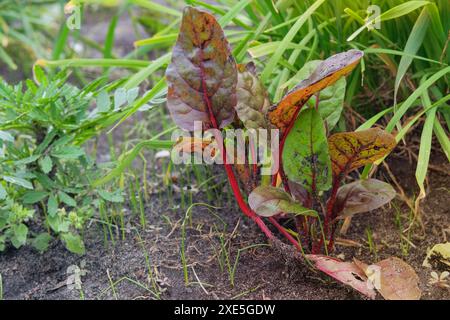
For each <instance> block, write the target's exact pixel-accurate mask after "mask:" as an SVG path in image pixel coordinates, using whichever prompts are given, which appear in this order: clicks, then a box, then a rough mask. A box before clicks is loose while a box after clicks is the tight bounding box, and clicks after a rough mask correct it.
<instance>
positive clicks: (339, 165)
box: [328, 128, 396, 175]
mask: <svg viewBox="0 0 450 320" xmlns="http://www.w3.org/2000/svg"><path fill="white" fill-rule="evenodd" d="M395 144H396V142H395V138H394V136H393V135H391V134H390V133H388V132H386V131H384V130H381V129H380V128H371V129H367V130H363V131H357V132H341V133H336V134H334V135H332V136H331V137H329V138H328V146H329V148H330V157H331V166H332V169H333V173H334V174H335V175H339V174H341V173H344V174H346V173H348V172H350V171H352V170H355V169H357V168H359V167H361V166H364V165H366V164H369V163H372V162H374V161H376V160H378V159H380V158H382V157H384V156H385V155H387V154H388V153H389V152H391V150H392V149H393V148H394V147H395Z"/></svg>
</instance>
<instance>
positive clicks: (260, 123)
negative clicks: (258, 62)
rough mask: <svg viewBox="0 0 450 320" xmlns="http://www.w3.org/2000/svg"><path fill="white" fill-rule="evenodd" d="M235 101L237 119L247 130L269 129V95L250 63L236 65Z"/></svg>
mask: <svg viewBox="0 0 450 320" xmlns="http://www.w3.org/2000/svg"><path fill="white" fill-rule="evenodd" d="M237 101H238V102H237V105H236V112H237V115H238V118H239V119H240V120H241V121H242V123H243V124H244V126H245V127H246V128H247V129H258V128H269V127H270V124H269V121H268V120H267V118H266V115H267V111H268V110H269V108H270V100H269V95H268V93H267V91H266V88H264V86H263V84H262V83H261V82H260V81H259V79H258V76H257V74H256V68H255V65H254V64H253V63H252V62H250V63H248V64H246V65H243V64H239V65H238V84H237Z"/></svg>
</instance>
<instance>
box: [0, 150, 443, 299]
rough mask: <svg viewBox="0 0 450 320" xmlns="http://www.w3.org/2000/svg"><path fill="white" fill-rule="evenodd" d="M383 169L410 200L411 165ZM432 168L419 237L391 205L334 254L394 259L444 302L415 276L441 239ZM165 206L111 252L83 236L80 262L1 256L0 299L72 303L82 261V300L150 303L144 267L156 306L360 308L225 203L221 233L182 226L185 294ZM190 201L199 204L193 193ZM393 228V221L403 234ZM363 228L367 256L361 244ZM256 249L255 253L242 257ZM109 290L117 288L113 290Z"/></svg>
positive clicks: (351, 294)
mask: <svg viewBox="0 0 450 320" xmlns="http://www.w3.org/2000/svg"><path fill="white" fill-rule="evenodd" d="M388 163H389V168H390V170H391V172H392V174H393V175H394V176H395V178H396V179H397V181H398V182H399V184H400V185H401V186H402V188H403V189H404V191H405V193H406V194H407V196H409V197H412V196H413V195H414V194H416V195H417V190H416V188H415V185H416V183H415V180H414V170H415V163H412V164H410V163H409V162H408V160H406V159H404V158H401V157H396V156H395V155H393V156H391V157H390V160H389V162H388ZM431 163H432V164H433V165H436V166H439V168H441V169H444V171H435V170H431V171H430V174H429V188H428V195H427V197H426V199H425V200H424V201H423V203H422V205H421V208H422V215H421V217H422V222H423V226H424V229H423V230H422V228H421V227H419V226H418V224H416V225H415V226H414V227H412V228H411V229H410V232H409V233H408V232H403V231H404V229H406V228H407V227H408V225H409V224H410V221H411V218H410V217H411V210H410V209H409V208H408V206H407V205H406V204H405V202H404V201H401V200H398V199H397V200H395V201H394V204H393V205H392V206H391V207H389V208H384V209H380V210H376V211H374V212H371V213H368V214H361V215H358V216H356V217H354V218H353V221H352V223H351V225H350V228H349V229H348V231H347V233H346V235H340V237H341V238H345V239H346V240H351V241H353V243H354V246H351V247H349V246H343V245H340V244H338V245H337V246H336V250H335V252H334V254H333V255H339V256H340V257H342V256H344V257H345V259H351V258H353V257H356V258H358V259H360V260H362V261H365V262H367V263H372V262H375V261H378V260H381V259H384V258H387V257H389V256H398V257H401V258H402V259H404V260H405V261H406V262H408V263H410V264H411V265H412V267H413V268H414V269H415V270H416V272H417V274H418V275H419V278H420V288H421V289H422V290H423V295H422V298H423V299H450V291H449V290H448V289H441V288H439V287H436V286H430V285H429V284H428V281H429V279H430V272H431V270H429V269H426V268H424V267H422V262H423V260H424V258H425V255H426V250H427V248H429V247H431V246H433V245H434V244H436V243H440V242H445V241H446V240H447V239H448V237H449V236H450V235H449V233H448V232H449V227H450V215H449V213H450V195H449V193H450V189H449V185H450V177H449V175H448V172H449V167H448V162H447V160H446V159H445V157H444V156H443V155H442V154H441V153H440V152H434V153H433V156H432V160H431ZM377 176H378V177H380V178H383V179H385V180H388V181H389V180H391V177H390V176H389V174H388V172H387V170H386V169H380V170H379V171H378V173H377ZM220 179H222V180H223V177H222V176H220V177H218V180H220ZM166 197H167V192H166V190H162V191H161V193H159V194H153V195H151V196H150V199H149V201H147V202H146V218H147V226H146V228H145V229H142V228H140V227H138V219H137V218H130V221H131V222H130V223H129V224H128V227H127V229H128V230H127V232H126V238H125V240H118V239H116V240H115V242H114V244H113V243H112V241H111V240H108V241H106V242H105V241H104V239H103V232H102V229H101V226H100V225H99V224H97V223H95V222H93V223H92V224H91V225H90V227H89V228H88V230H87V232H86V235H85V239H86V240H85V243H86V251H87V252H86V255H85V256H83V257H79V256H77V255H74V254H71V253H69V252H68V251H67V250H65V249H64V247H63V246H62V245H61V243H60V242H59V241H53V243H52V245H51V247H50V248H49V250H48V251H47V252H45V253H43V254H39V253H37V252H36V251H35V250H34V249H32V248H31V247H24V248H22V249H20V250H14V249H9V250H7V251H6V252H4V253H3V254H1V255H0V273H1V275H2V277H3V292H4V293H3V295H4V298H5V299H79V298H80V293H79V291H78V290H74V289H70V288H68V287H67V286H66V285H65V284H66V279H67V277H68V274H67V268H68V267H69V266H70V265H74V264H76V265H80V262H81V261H82V260H84V261H85V262H86V267H85V269H86V270H87V271H88V272H87V274H86V275H85V276H83V277H82V281H83V284H82V290H83V293H84V297H85V298H86V299H113V298H118V299H154V296H153V295H152V293H150V292H149V291H148V290H147V289H146V288H145V287H147V288H152V286H151V284H150V283H151V281H149V277H148V274H149V273H148V266H150V269H151V270H152V274H153V277H154V279H156V281H157V283H158V287H159V288H160V289H161V290H160V291H161V296H160V298H161V299H232V298H235V299H305V300H308V299H364V298H363V297H362V296H361V295H359V294H358V293H357V292H355V291H354V290H352V289H351V288H348V287H346V286H344V285H341V284H339V283H337V282H335V281H333V280H331V279H330V278H328V277H327V276H323V275H321V274H319V273H316V272H314V271H313V270H311V269H309V268H308V267H307V266H306V265H304V264H303V263H301V262H298V263H292V261H290V262H286V260H284V259H282V258H281V257H280V254H279V252H277V250H274V249H273V248H272V247H270V246H267V245H264V244H267V241H266V239H265V238H264V236H263V235H262V234H261V233H260V231H259V230H258V229H257V227H256V226H255V225H253V224H252V222H251V221H249V220H248V219H246V218H244V217H243V216H242V214H241V213H240V212H239V210H238V209H237V208H236V207H234V206H233V205H230V204H226V205H222V208H221V209H215V212H216V213H217V214H218V215H219V216H220V217H221V218H222V219H223V220H224V222H225V223H226V228H225V229H223V223H222V222H220V221H219V220H218V219H217V218H216V217H214V215H211V214H210V212H209V211H208V210H207V208H206V207H205V206H202V205H197V206H194V207H193V208H192V211H191V212H192V219H191V223H188V224H187V227H186V242H185V246H186V261H187V270H188V279H189V284H188V285H186V284H185V281H184V273H183V264H182V260H181V244H182V237H181V230H182V229H181V224H182V221H183V219H184V217H185V214H186V209H182V208H181V207H180V197H179V193H177V192H174V193H173V195H172V197H173V198H172V201H173V205H172V206H171V205H169V204H168V200H167V199H166ZM193 202H194V203H195V202H207V200H206V197H205V196H204V195H203V193H202V192H199V193H197V194H196V195H195V198H194V201H193ZM230 203H231V202H230ZM212 204H213V205H215V204H214V203H212ZM396 219H400V221H401V227H402V229H403V230H401V229H400V228H399V227H398V224H396V223H395V221H396ZM368 228H370V230H371V232H372V237H373V242H374V244H375V245H376V247H377V249H376V253H375V252H374V250H372V252H371V250H370V248H369V245H368V241H367V233H366V231H367V229H368ZM445 229H447V230H445ZM136 230H139V236H138V233H137V231H136ZM402 236H403V237H402ZM139 237H140V239H141V240H140V239H139ZM117 238H119V237H117ZM221 239H222V241H224V242H225V243H226V244H227V245H228V244H229V250H228V254H229V260H230V264H231V266H233V265H234V262H235V261H236V260H235V259H236V256H237V253H238V252H239V250H241V252H240V258H239V261H238V263H237V264H236V271H235V277H234V282H233V283H232V282H231V281H230V276H229V272H228V271H227V267H226V266H224V267H223V268H222V267H221V265H220V263H219V261H220V259H218V257H217V256H218V254H217V253H218V252H220V250H221V249H220V248H221V246H220V242H221ZM344 242H347V243H348V241H344ZM255 244H261V245H260V246H257V247H255V248H251V249H247V250H244V248H245V247H248V246H250V245H255ZM146 255H148V263H146ZM222 260H224V259H222ZM113 282H117V283H116V284H115V285H114V286H112V285H111V283H113ZM233 284H234V285H233Z"/></svg>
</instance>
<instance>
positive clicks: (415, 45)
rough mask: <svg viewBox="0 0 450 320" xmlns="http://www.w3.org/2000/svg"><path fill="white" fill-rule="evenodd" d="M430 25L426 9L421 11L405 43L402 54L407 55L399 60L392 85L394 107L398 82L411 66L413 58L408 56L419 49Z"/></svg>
mask: <svg viewBox="0 0 450 320" xmlns="http://www.w3.org/2000/svg"><path fill="white" fill-rule="evenodd" d="M429 24H430V16H429V14H428V10H427V7H425V8H423V9H422V12H421V13H420V15H419V17H418V18H417V20H416V22H415V23H414V26H413V28H412V30H411V33H410V34H409V37H408V41H407V42H406V45H405V49H404V50H403V52H404V53H407V54H408V55H402V57H401V59H400V63H399V65H398V69H397V75H396V77H395V85H394V106H395V105H396V104H397V93H398V88H399V87H400V82H401V81H402V79H403V77H404V76H405V74H406V71H408V68H409V66H410V65H411V63H412V61H413V58H412V57H410V55H415V54H416V53H417V51H418V50H419V48H420V47H421V46H422V43H423V39H424V38H425V34H426V33H427V30H428V26H429Z"/></svg>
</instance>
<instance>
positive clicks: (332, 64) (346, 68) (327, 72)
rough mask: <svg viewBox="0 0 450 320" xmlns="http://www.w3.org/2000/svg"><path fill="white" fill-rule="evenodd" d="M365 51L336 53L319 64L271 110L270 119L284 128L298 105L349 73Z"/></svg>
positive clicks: (353, 50)
mask: <svg viewBox="0 0 450 320" xmlns="http://www.w3.org/2000/svg"><path fill="white" fill-rule="evenodd" d="M363 55H364V53H363V52H362V51H359V50H355V49H352V50H349V51H346V52H342V53H338V54H335V55H333V56H331V57H329V58H328V59H326V60H324V61H323V62H321V63H320V64H319V66H318V67H317V68H316V69H315V71H314V72H313V73H312V74H311V76H310V77H309V78H307V79H305V80H303V81H302V82H300V83H299V84H298V85H297V86H296V87H294V88H293V89H292V90H290V91H289V92H288V93H287V94H286V95H285V96H284V97H283V99H281V101H280V102H279V103H278V105H277V106H276V108H275V109H274V110H272V111H270V112H269V119H270V121H271V122H272V123H273V124H274V125H275V126H277V127H278V128H280V129H281V130H284V129H285V128H286V127H287V126H288V125H289V123H290V122H291V119H292V117H293V115H294V113H295V111H296V109H297V107H298V106H301V105H303V104H304V103H306V101H307V100H308V99H309V98H310V97H311V96H312V95H313V94H315V93H316V92H318V91H321V90H322V89H324V88H326V87H327V86H330V85H332V84H334V83H335V82H336V81H337V80H339V79H340V78H341V77H343V76H345V75H347V74H348V73H349V72H350V71H352V70H353V69H354V68H355V66H356V65H357V64H358V63H359V61H360V60H361V58H362V56H363Z"/></svg>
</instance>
